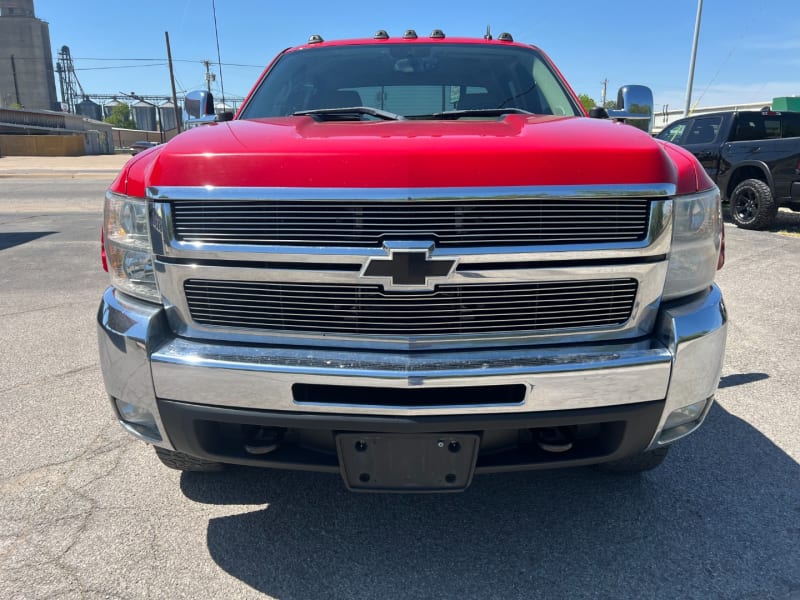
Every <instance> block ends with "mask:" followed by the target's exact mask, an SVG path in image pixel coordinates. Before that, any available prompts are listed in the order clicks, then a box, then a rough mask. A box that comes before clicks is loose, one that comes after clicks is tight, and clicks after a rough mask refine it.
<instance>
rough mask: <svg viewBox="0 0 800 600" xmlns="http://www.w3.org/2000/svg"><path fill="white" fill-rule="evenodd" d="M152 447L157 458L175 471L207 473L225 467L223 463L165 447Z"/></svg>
mask: <svg viewBox="0 0 800 600" xmlns="http://www.w3.org/2000/svg"><path fill="white" fill-rule="evenodd" d="M153 449H154V450H155V451H156V456H157V457H158V460H160V461H161V462H162V463H163V464H164V465H166V466H167V467H169V468H170V469H175V470H177V471H194V472H205V473H208V472H213V471H222V470H223V469H224V468H225V465H223V464H222V463H218V462H212V461H210V460H203V459H201V458H195V457H194V456H189V455H188V454H184V453H183V452H176V451H175V450H167V449H166V448H161V447H160V446H153Z"/></svg>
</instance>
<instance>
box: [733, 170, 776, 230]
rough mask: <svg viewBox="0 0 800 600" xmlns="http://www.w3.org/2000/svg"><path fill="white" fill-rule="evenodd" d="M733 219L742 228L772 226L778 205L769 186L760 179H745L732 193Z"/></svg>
mask: <svg viewBox="0 0 800 600" xmlns="http://www.w3.org/2000/svg"><path fill="white" fill-rule="evenodd" d="M730 204H731V219H732V220H733V222H734V223H736V225H737V226H738V227H741V228H742V229H767V228H768V227H771V226H772V223H773V221H774V220H775V215H776V214H777V212H778V205H777V204H775V199H774V198H773V197H772V192H771V191H770V189H769V186H768V185H767V184H766V183H764V182H763V181H761V180H760V179H745V180H744V181H742V182H741V183H740V184H739V185H737V186H736V188H735V189H734V190H733V194H731V201H730Z"/></svg>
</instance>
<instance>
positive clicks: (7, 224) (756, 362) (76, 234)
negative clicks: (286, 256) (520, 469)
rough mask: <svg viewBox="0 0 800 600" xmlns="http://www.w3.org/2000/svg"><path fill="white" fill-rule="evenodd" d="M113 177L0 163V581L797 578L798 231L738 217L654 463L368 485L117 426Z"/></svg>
mask: <svg viewBox="0 0 800 600" xmlns="http://www.w3.org/2000/svg"><path fill="white" fill-rule="evenodd" d="M0 166H1V165H0ZM111 177H113V174H112V175H109V174H108V173H107V172H105V171H102V170H97V171H92V175H91V176H88V177H64V176H62V175H61V174H59V173H54V172H50V171H46V170H42V171H37V176H36V177H27V178H26V177H20V173H16V172H15V173H10V174H9V173H6V174H5V175H3V174H2V173H0V290H2V293H0V405H1V406H2V407H3V411H2V416H1V417H0V432H1V433H2V435H0V598H3V599H29V598H30V599H40V598H41V599H43V598H58V599H61V598H66V599H71V598H76V599H78V598H80V599H84V598H85V599H100V598H120V599H139V598H143V599H144V598H147V599H149V598H164V599H174V598H283V599H305V598H354V597H359V598H504V599H505V598H614V599H616V598H654V597H674V598H742V599H744V598H747V599H762V598H776V599H787V600H788V599H790V598H800V465H799V464H798V461H799V460H800V433H798V432H800V402H798V396H797V383H798V371H799V368H800V353H799V352H798V336H797V332H798V331H800V311H798V310H797V295H798V290H799V289H800V288H798V281H800V238H798V237H796V236H795V237H791V236H785V235H780V234H778V233H774V232H746V231H741V230H737V229H735V228H734V227H732V226H728V229H727V232H728V264H727V265H726V267H725V268H724V269H723V271H722V272H721V273H720V276H719V281H720V284H721V286H722V288H723V291H724V292H725V295H726V301H727V304H728V308H729V312H730V329H729V337H728V351H727V355H726V361H725V367H724V371H723V378H722V382H721V387H720V390H719V393H718V403H717V405H716V406H715V407H714V408H713V409H712V411H711V414H710V415H709V418H708V421H707V423H706V424H705V426H704V427H703V429H702V430H701V431H700V432H698V433H696V434H695V435H693V436H691V437H690V438H688V439H686V440H684V441H683V443H681V444H679V445H676V446H675V447H674V448H673V450H672V452H671V454H670V456H669V457H668V459H667V461H666V462H665V464H664V465H662V466H661V467H660V468H659V469H657V470H656V471H653V472H651V473H648V474H646V475H644V476H641V477H634V478H625V477H616V476H610V475H609V474H604V473H600V472H598V471H595V470H592V469H575V470H568V471H554V472H538V473H527V474H524V473H523V474H512V475H497V476H482V477H477V478H476V479H475V481H474V483H473V485H472V487H471V488H470V489H469V490H467V491H466V492H465V493H463V494H457V495H434V496H424V495H423V496H414V495H411V496H393V495H390V496H384V495H359V494H350V493H348V492H346V491H345V490H344V487H343V484H342V482H341V480H340V479H339V478H338V477H336V476H331V475H321V474H307V473H290V472H280V471H275V472H273V471H263V470H254V469H244V468H242V469H233V470H231V471H228V472H223V473H219V474H183V475H182V474H180V473H178V472H175V471H170V470H168V469H166V468H164V467H163V466H161V464H160V463H159V462H158V461H157V459H156V458H155V455H154V453H153V452H152V450H151V449H150V448H148V447H147V446H146V445H145V444H142V443H139V442H137V441H135V440H133V439H132V438H130V437H128V436H127V435H126V434H125V433H124V432H123V431H122V430H121V429H120V428H119V426H118V425H117V424H116V423H115V422H114V419H113V418H112V412H111V409H110V407H109V405H108V400H107V398H106V395H105V392H104V389H103V382H102V377H101V375H100V368H99V362H98V354H97V348H96V333H95V312H96V310H97V306H98V303H99V300H100V295H101V293H102V290H103V289H104V288H105V286H106V284H107V283H106V282H107V277H106V274H105V273H103V272H102V271H101V269H100V260H99V236H100V223H101V213H102V195H103V190H104V188H105V186H106V185H107V183H108V181H110V179H111ZM798 216H799V215H793V214H788V213H786V214H784V213H783V212H782V213H781V220H782V222H785V223H786V224H787V227H791V226H792V225H793V224H794V223H796V221H797V217H798Z"/></svg>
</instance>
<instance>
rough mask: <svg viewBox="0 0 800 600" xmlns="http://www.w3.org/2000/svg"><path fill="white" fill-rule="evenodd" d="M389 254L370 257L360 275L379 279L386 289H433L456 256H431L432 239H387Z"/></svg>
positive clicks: (450, 271)
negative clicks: (409, 240)
mask: <svg viewBox="0 0 800 600" xmlns="http://www.w3.org/2000/svg"><path fill="white" fill-rule="evenodd" d="M384 249H385V250H386V251H387V252H388V253H389V257H388V258H377V257H372V258H369V259H368V260H367V262H366V264H365V265H364V269H363V270H362V271H361V276H362V277H373V278H375V279H379V280H381V282H382V283H383V284H384V287H385V288H386V289H405V290H408V289H422V290H432V289H433V286H434V283H435V282H436V281H435V280H439V281H442V280H445V279H447V278H448V277H449V276H450V274H451V273H452V272H453V270H454V269H455V266H456V262H457V261H456V260H455V259H451V258H431V257H430V254H431V252H432V251H433V243H432V242H386V243H385V244H384Z"/></svg>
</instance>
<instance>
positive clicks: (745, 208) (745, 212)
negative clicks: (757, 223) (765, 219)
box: [735, 190, 758, 223]
mask: <svg viewBox="0 0 800 600" xmlns="http://www.w3.org/2000/svg"><path fill="white" fill-rule="evenodd" d="M735 211H736V217H737V218H738V219H739V221H741V222H743V223H749V222H750V221H752V220H753V219H755V216H756V212H757V211H758V201H757V200H756V195H755V193H753V191H752V190H742V191H740V192H739V193H738V194H737V196H736V204H735Z"/></svg>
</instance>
